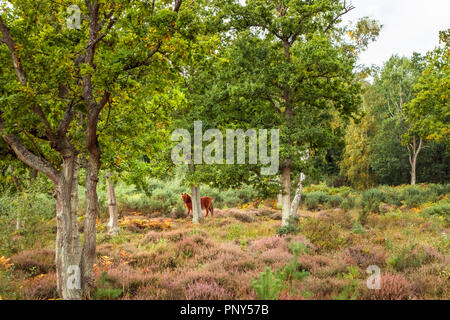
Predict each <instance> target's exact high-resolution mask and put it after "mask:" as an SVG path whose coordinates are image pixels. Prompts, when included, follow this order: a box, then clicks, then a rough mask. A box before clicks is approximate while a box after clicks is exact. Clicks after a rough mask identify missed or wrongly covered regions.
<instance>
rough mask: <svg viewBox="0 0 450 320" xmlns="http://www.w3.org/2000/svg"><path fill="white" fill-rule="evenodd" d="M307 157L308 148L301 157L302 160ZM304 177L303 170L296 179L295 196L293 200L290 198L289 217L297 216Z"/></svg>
mask: <svg viewBox="0 0 450 320" xmlns="http://www.w3.org/2000/svg"><path fill="white" fill-rule="evenodd" d="M308 159H309V150H306V154H305V155H304V156H303V157H302V160H303V161H306V160H308ZM305 179H306V176H305V174H304V173H303V172H302V173H300V176H299V179H298V188H297V191H296V192H295V197H294V200H292V204H291V212H290V216H291V217H295V216H297V211H298V207H299V205H300V201H301V200H302V192H303V181H305Z"/></svg>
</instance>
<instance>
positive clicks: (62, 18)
mask: <svg viewBox="0 0 450 320" xmlns="http://www.w3.org/2000/svg"><path fill="white" fill-rule="evenodd" d="M73 4H74V5H78V7H79V9H80V15H79V16H78V17H77V16H75V19H74V21H75V22H77V21H80V25H75V28H68V27H67V25H66V18H67V14H66V11H67V9H68V8H66V7H65V6H64V5H62V4H60V3H59V2H55V1H50V0H48V1H47V0H46V1H39V2H30V1H25V0H13V1H7V3H6V4H4V5H2V11H1V14H0V32H1V37H0V59H1V60H2V63H1V64H0V68H1V69H2V70H1V71H2V75H3V76H2V78H1V79H0V84H1V87H2V90H1V93H2V99H1V101H2V104H1V109H0V133H1V136H2V137H3V139H4V140H5V141H6V142H7V143H8V145H9V146H10V147H11V148H12V150H14V152H15V153H16V155H17V157H18V158H19V159H20V160H21V161H23V162H24V163H25V164H27V165H28V166H30V167H32V168H34V169H36V170H38V171H40V172H42V173H43V174H45V175H46V176H47V177H48V178H49V179H50V180H51V181H52V182H53V183H54V186H55V198H56V209H57V223H58V228H57V241H56V267H57V284H58V291H59V293H60V296H61V297H62V298H64V299H80V298H81V297H82V294H83V293H84V294H86V295H87V296H88V295H89V291H90V287H91V285H92V283H93V271H92V270H93V263H94V258H95V247H96V244H95V242H96V234H95V222H96V218H97V211H98V203H97V202H98V201H97V191H96V187H97V181H98V173H99V170H100V163H101V162H100V159H101V158H100V157H101V150H100V144H99V141H98V124H99V121H100V118H101V112H102V110H103V109H104V108H105V106H106V105H108V103H109V102H110V101H112V100H114V98H117V97H119V98H120V97H124V96H128V97H129V96H132V92H133V94H137V92H139V89H140V88H137V87H136V80H137V79H142V78H151V77H152V76H154V75H155V72H157V71H159V70H164V69H165V68H166V69H167V68H168V62H167V58H165V55H168V54H170V53H171V52H173V51H174V48H173V45H172V40H171V39H172V36H173V35H180V36H181V35H187V36H189V34H190V33H191V30H190V29H189V28H187V27H186V26H188V25H189V14H179V12H180V9H181V5H182V0H175V1H173V2H172V3H168V2H167V1H153V2H152V5H150V6H149V5H148V3H147V2H144V1H132V0H118V1H114V2H104V1H95V0H91V1H74V2H73ZM187 12H190V9H188V10H187ZM72 14H75V15H76V14H77V10H75V13H72ZM78 18H80V19H78ZM81 18H82V19H81ZM80 159H85V163H84V165H85V167H86V170H87V171H86V172H87V179H86V200H87V205H86V218H85V226H84V242H83V246H82V245H81V242H80V237H79V234H78V226H77V206H78V199H77V198H78V188H77V186H78V170H79V167H80Z"/></svg>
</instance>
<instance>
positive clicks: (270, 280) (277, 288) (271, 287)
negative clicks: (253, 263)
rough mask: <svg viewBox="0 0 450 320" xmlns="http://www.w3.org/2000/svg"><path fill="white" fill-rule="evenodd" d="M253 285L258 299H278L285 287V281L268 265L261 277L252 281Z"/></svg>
mask: <svg viewBox="0 0 450 320" xmlns="http://www.w3.org/2000/svg"><path fill="white" fill-rule="evenodd" d="M252 287H253V289H254V290H255V291H256V294H257V296H258V299H261V300H277V299H278V296H279V295H280V292H281V290H282V289H283V282H282V280H281V279H279V278H278V277H277V276H276V275H275V274H274V273H273V272H272V270H271V269H270V268H269V267H266V270H265V271H264V272H261V273H260V277H259V278H258V279H254V280H253V281H252Z"/></svg>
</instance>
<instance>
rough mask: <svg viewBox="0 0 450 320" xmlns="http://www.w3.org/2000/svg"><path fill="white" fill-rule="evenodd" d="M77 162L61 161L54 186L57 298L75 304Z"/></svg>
mask: <svg viewBox="0 0 450 320" xmlns="http://www.w3.org/2000/svg"><path fill="white" fill-rule="evenodd" d="M78 166H79V165H78V161H77V156H76V155H73V156H72V157H68V158H64V159H63V165H62V173H61V176H60V179H59V182H58V185H57V186H56V190H55V191H56V192H55V198H56V218H57V234H56V258H55V259H56V275H57V287H58V292H59V295H60V297H62V298H63V299H65V300H79V299H81V296H82V290H81V275H80V260H81V242H80V236H79V233H78V223H77V205H78Z"/></svg>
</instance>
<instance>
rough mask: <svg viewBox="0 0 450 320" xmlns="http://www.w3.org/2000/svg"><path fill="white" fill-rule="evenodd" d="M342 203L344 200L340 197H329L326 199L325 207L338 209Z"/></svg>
mask: <svg viewBox="0 0 450 320" xmlns="http://www.w3.org/2000/svg"><path fill="white" fill-rule="evenodd" d="M342 202H344V198H343V197H341V196H340V195H331V196H329V197H328V199H327V202H326V205H327V207H329V208H339V207H340V206H341V205H342Z"/></svg>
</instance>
